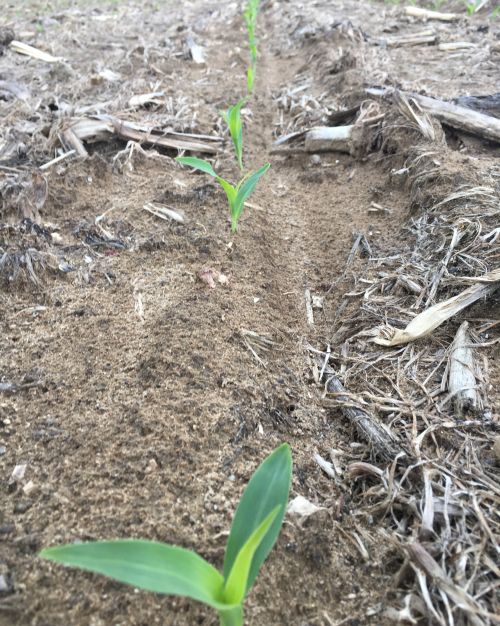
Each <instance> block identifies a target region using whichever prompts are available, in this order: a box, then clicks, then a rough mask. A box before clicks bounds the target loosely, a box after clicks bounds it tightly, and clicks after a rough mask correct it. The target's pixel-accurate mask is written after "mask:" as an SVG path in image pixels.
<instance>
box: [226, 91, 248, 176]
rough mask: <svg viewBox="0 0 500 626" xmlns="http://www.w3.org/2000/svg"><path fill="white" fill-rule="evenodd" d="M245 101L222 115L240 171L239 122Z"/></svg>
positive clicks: (241, 162) (240, 136)
mask: <svg viewBox="0 0 500 626" xmlns="http://www.w3.org/2000/svg"><path fill="white" fill-rule="evenodd" d="M244 104H245V100H240V101H239V102H237V103H236V104H235V105H234V106H232V107H229V109H228V110H227V111H226V113H224V119H225V121H226V124H227V126H228V128H229V133H230V135H231V139H232V140H233V145H234V151H235V153H236V158H237V160H238V165H239V166H240V169H243V124H242V122H241V107H242V106H243V105H244Z"/></svg>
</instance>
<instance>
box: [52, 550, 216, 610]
mask: <svg viewBox="0 0 500 626" xmlns="http://www.w3.org/2000/svg"><path fill="white" fill-rule="evenodd" d="M40 556H41V557H43V558H45V559H50V560H51V561H57V562H58V563H63V564H65V565H72V566H74V567H79V568H81V569H84V570H89V571H91V572H97V573H99V574H104V575H105V576H109V577H110V578H114V579H115V580H119V581H120V582H123V583H127V584H129V585H133V586H134V587H139V588H140V589H147V590H148V591H155V592H156V593H166V594H172V595H180V596H187V597H189V598H193V599H194V600H198V601H199V602H204V603H205V604H208V605H209V606H211V607H213V608H215V609H221V608H227V605H226V604H225V603H223V602H222V590H223V586H224V579H223V578H222V576H221V575H220V573H219V572H218V571H217V570H216V569H215V568H214V567H212V565H210V563H208V562H207V561H205V560H204V559H202V558H201V557H200V556H198V555H197V554H196V553H194V552H191V550H185V549H184V548H178V547H176V546H170V545H166V544H164V543H158V542H156V541H145V540H141V539H118V540H115V541H95V542H91V543H75V544H66V545H63V546H55V547H53V548H46V549H45V550H42V552H41V553H40Z"/></svg>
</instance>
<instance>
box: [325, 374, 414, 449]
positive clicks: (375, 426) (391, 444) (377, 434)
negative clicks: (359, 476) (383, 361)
mask: <svg viewBox="0 0 500 626" xmlns="http://www.w3.org/2000/svg"><path fill="white" fill-rule="evenodd" d="M330 372H331V369H330V368H327V373H328V375H329V378H328V381H327V383H326V391H327V393H334V394H336V400H337V402H338V404H339V406H340V409H341V411H342V413H343V414H344V415H345V417H346V418H347V419H348V420H349V421H350V422H351V424H353V426H355V428H356V430H357V431H358V433H359V435H360V436H361V437H362V438H363V439H364V440H365V441H367V442H368V443H369V444H370V446H371V447H372V449H373V452H374V453H375V455H376V456H378V457H380V458H381V459H383V460H384V461H386V462H391V461H394V459H395V458H396V457H397V456H400V455H403V454H405V453H404V451H403V449H402V448H401V447H400V445H399V443H398V440H397V439H396V437H394V435H392V434H390V433H389V431H388V430H386V429H385V428H383V427H382V426H381V425H380V424H379V422H378V421H377V419H376V418H375V417H373V416H372V415H370V414H369V413H368V412H367V411H365V410H364V409H362V408H360V407H357V406H353V403H352V400H351V399H350V398H349V394H348V392H347V390H346V388H345V387H344V385H343V384H342V383H341V382H340V380H339V379H338V378H337V377H336V376H334V375H330Z"/></svg>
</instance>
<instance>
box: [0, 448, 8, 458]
mask: <svg viewBox="0 0 500 626" xmlns="http://www.w3.org/2000/svg"><path fill="white" fill-rule="evenodd" d="M6 452H7V448H6V447H5V446H0V456H3V455H4V454H5V453H6Z"/></svg>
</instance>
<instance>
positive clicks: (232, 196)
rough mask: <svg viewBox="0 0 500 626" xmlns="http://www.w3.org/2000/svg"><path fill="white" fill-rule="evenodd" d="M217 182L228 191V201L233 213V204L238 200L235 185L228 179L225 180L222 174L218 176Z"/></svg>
mask: <svg viewBox="0 0 500 626" xmlns="http://www.w3.org/2000/svg"><path fill="white" fill-rule="evenodd" d="M217 182H218V183H219V185H220V186H221V187H222V189H224V191H225V192H226V196H227V201H228V204H229V208H230V209H231V214H232V212H233V206H234V203H235V201H236V188H235V187H233V186H232V185H231V183H228V182H227V180H224V179H223V178H221V177H220V176H217Z"/></svg>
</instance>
